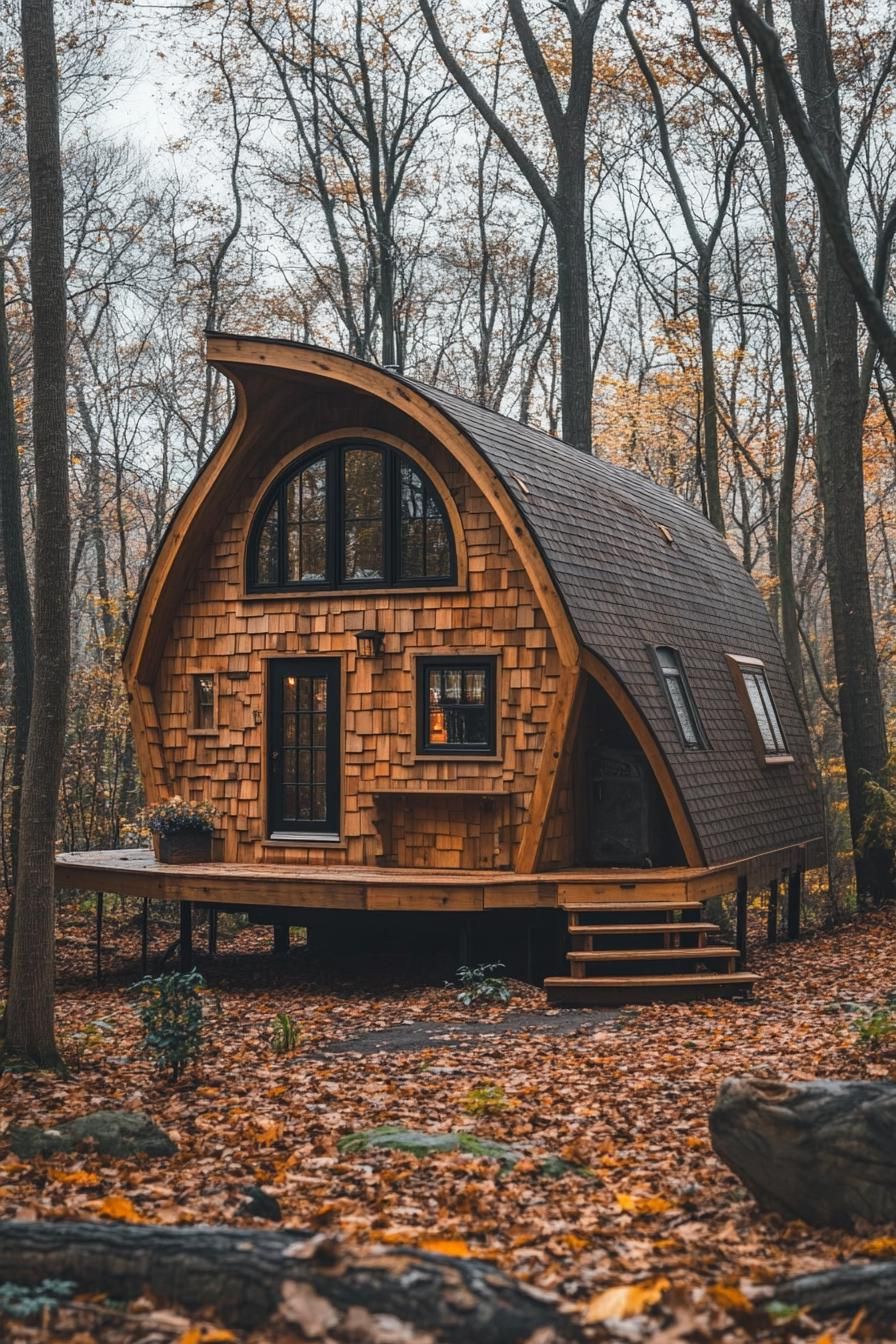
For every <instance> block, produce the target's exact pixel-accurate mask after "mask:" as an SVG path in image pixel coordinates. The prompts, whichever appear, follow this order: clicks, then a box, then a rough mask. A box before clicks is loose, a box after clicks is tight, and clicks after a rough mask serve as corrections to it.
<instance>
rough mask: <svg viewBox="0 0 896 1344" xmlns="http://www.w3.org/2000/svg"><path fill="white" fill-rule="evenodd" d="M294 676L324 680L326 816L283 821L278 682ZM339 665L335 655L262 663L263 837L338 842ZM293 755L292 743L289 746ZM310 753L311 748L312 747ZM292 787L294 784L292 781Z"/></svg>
mask: <svg viewBox="0 0 896 1344" xmlns="http://www.w3.org/2000/svg"><path fill="white" fill-rule="evenodd" d="M287 676H295V677H297V678H303V677H304V678H309V677H310V678H312V679H314V678H316V677H321V678H326V681H327V710H326V713H327V732H326V741H325V745H324V751H325V752H326V760H327V765H326V770H327V777H326V809H327V815H326V817H324V818H321V819H319V820H314V819H312V818H310V817H307V818H306V817H302V818H295V819H293V818H288V817H286V816H285V815H284V812H285V809H284V805H283V803H284V788H285V780H284V774H283V761H284V757H285V754H286V751H287V750H292V749H293V748H289V747H287V745H286V743H285V741H284V740H283V733H282V726H283V719H284V712H283V680H284V678H285V677H287ZM342 741H343V739H342V663H341V660H340V659H339V657H338V656H336V657H330V656H327V657H320V658H318V657H298V658H271V659H269V660H268V665H267V725H266V743H265V749H266V752H267V761H268V766H267V769H268V775H267V825H268V830H267V838H268V840H270V841H273V843H275V844H276V843H278V841H284V840H285V841H296V840H298V841H302V840H308V842H309V844H313V843H314V842H315V841H317V842H323V841H327V842H332V841H339V840H341V839H342V832H341V822H342V774H343V768H344V766H343V753H342ZM294 749H295V751H296V752H297V753H298V752H299V750H300V748H299V746H298V745H296V747H295V748H294ZM312 750H313V749H312ZM297 784H298V781H297Z"/></svg>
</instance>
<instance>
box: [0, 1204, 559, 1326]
mask: <svg viewBox="0 0 896 1344" xmlns="http://www.w3.org/2000/svg"><path fill="white" fill-rule="evenodd" d="M376 1249H377V1253H371V1252H369V1251H368V1252H366V1253H365V1252H364V1251H352V1250H350V1249H349V1248H347V1247H344V1246H342V1245H340V1244H339V1243H337V1242H336V1241H335V1239H330V1238H322V1237H310V1236H309V1235H308V1234H307V1233H302V1232H280V1231H277V1232H267V1231H265V1232H259V1231H257V1230H256V1229H254V1228H245V1227H195V1228H193V1227H190V1228H187V1227H122V1225H121V1224H120V1223H117V1224H116V1223H50V1222H47V1223H26V1222H12V1223H0V1281H7V1282H13V1283H39V1282H40V1281H41V1280H42V1279H45V1278H47V1277H51V1278H56V1279H66V1280H69V1281H71V1282H74V1283H75V1284H76V1285H77V1287H78V1288H79V1289H80V1290H81V1291H85V1292H107V1293H109V1295H110V1296H111V1297H115V1298H120V1299H124V1300H129V1299H131V1298H134V1297H137V1296H138V1295H139V1294H141V1293H143V1292H144V1291H146V1290H147V1289H149V1291H151V1292H154V1293H157V1294H158V1295H159V1296H160V1297H162V1298H164V1299H166V1300H167V1301H169V1302H174V1303H177V1304H178V1305H179V1306H182V1307H186V1308H187V1309H195V1308H203V1307H212V1308H213V1309H214V1310H215V1312H216V1314H217V1315H218V1317H219V1318H220V1319H222V1320H224V1321H227V1322H231V1323H232V1324H233V1325H236V1326H242V1327H244V1328H252V1327H253V1326H259V1325H263V1324H264V1323H265V1322H266V1321H267V1320H268V1319H269V1318H270V1317H271V1316H273V1315H274V1313H275V1312H277V1310H278V1309H280V1308H282V1311H283V1314H284V1316H285V1318H286V1320H288V1321H291V1322H293V1324H294V1325H295V1326H297V1327H298V1333H299V1334H300V1335H301V1336H302V1338H315V1339H317V1338H319V1337H320V1336H321V1335H322V1334H326V1335H327V1337H328V1338H329V1337H330V1331H331V1330H333V1329H338V1327H339V1326H343V1327H345V1326H346V1325H348V1327H349V1329H350V1331H351V1336H352V1338H360V1337H361V1335H362V1334H363V1337H364V1338H365V1339H369V1338H372V1337H373V1334H372V1333H371V1332H370V1331H369V1330H368V1328H367V1326H372V1325H373V1321H372V1320H371V1317H389V1318H395V1320H396V1333H395V1334H394V1336H393V1335H392V1334H391V1333H390V1335H389V1337H390V1338H393V1337H394V1338H395V1339H396V1340H397V1339H398V1338H399V1337H400V1338H402V1339H408V1340H410V1338H411V1336H412V1335H413V1338H414V1339H419V1340H421V1344H422V1341H423V1339H424V1338H425V1339H427V1340H431V1341H433V1344H435V1342H436V1341H440V1342H441V1344H469V1341H472V1340H475V1341H476V1344H535V1341H536V1340H537V1341H539V1344H561V1341H573V1340H579V1339H581V1338H582V1335H581V1332H580V1330H579V1327H578V1326H577V1325H576V1324H575V1322H574V1321H572V1320H570V1318H569V1317H564V1316H563V1315H561V1313H560V1312H559V1311H558V1309H557V1307H556V1306H555V1305H554V1304H553V1302H552V1301H550V1299H548V1300H547V1301H546V1300H545V1294H544V1293H536V1292H535V1291H534V1290H531V1289H528V1288H527V1287H526V1285H525V1284H522V1283H517V1282H516V1281H515V1280H513V1279H511V1278H509V1277H508V1275H506V1274H505V1273H503V1271H502V1270H500V1269H496V1268H495V1266H494V1265H489V1264H484V1263H483V1262H482V1261H479V1260H462V1259H453V1258H451V1257H449V1256H446V1255H433V1254H429V1253H427V1252H426V1251H418V1250H415V1249H413V1248H412V1247H407V1246H392V1247H377V1248H376ZM368 1313H369V1315H368ZM312 1321H313V1322H315V1323H316V1324H315V1328H313V1329H312ZM303 1322H304V1323H305V1324H307V1325H308V1333H307V1335H306V1334H305V1333H304V1332H303V1331H302V1324H303ZM352 1322H353V1326H354V1328H352ZM338 1333H339V1337H340V1338H345V1337H346V1336H345V1335H344V1334H343V1331H342V1330H338ZM374 1333H376V1336H377V1338H383V1339H384V1338H385V1337H386V1336H385V1335H384V1334H382V1335H381V1334H380V1333H379V1331H378V1330H377V1331H375V1332H374Z"/></svg>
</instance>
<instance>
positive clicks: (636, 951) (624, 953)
mask: <svg viewBox="0 0 896 1344" xmlns="http://www.w3.org/2000/svg"><path fill="white" fill-rule="evenodd" d="M739 956H740V953H739V952H738V950H737V948H736V947H613V948H604V949H603V950H602V951H600V952H567V954H566V960H567V961H693V960H694V958H695V957H698V958H699V959H700V961H704V960H708V959H709V958H710V957H729V958H730V957H739Z"/></svg>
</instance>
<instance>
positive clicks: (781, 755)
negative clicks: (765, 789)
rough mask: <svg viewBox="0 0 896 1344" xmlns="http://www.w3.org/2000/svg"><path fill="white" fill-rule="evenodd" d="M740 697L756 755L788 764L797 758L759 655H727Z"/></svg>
mask: <svg viewBox="0 0 896 1344" xmlns="http://www.w3.org/2000/svg"><path fill="white" fill-rule="evenodd" d="M726 657H727V660H728V666H729V668H730V669H731V675H732V677H733V678H734V686H735V690H736V691H737V695H738V699H739V700H740V702H741V706H742V708H743V711H744V715H745V717H746V720H747V727H748V728H749V730H750V736H751V737H752V739H753V746H754V748H755V751H756V755H757V756H758V758H759V761H760V763H761V764H762V765H787V764H789V763H790V762H791V761H792V760H793V757H792V756H791V754H790V751H789V750H788V747H787V739H786V738H785V736H784V729H783V727H782V726H781V718H780V716H779V714H778V710H777V707H776V705H775V702H774V700H773V699H772V693H771V688H770V686H769V684H768V678H767V677H766V675H765V665H764V664H763V663H762V662H761V661H760V660H759V659H758V658H743V657H740V656H739V655H736V654H727V655H726Z"/></svg>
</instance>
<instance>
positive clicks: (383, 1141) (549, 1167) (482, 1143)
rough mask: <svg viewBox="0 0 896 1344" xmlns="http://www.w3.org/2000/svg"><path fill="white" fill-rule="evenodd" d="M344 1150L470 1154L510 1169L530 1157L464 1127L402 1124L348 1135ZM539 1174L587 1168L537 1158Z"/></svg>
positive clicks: (341, 1148)
mask: <svg viewBox="0 0 896 1344" xmlns="http://www.w3.org/2000/svg"><path fill="white" fill-rule="evenodd" d="M338 1147H339V1151H340V1152H342V1153H363V1152H367V1151H369V1150H370V1149H372V1148H387V1149H397V1150H398V1151H399V1152H402V1153H413V1154H414V1156H415V1157H430V1156H431V1155H432V1154H433V1153H468V1154H469V1155H470V1156H471V1157H487V1158H490V1159H491V1160H492V1161H493V1162H499V1163H500V1164H501V1166H502V1167H503V1168H504V1169H505V1170H506V1171H509V1170H511V1168H513V1167H515V1166H516V1164H517V1163H518V1162H522V1161H523V1159H524V1158H525V1157H526V1156H527V1154H526V1153H521V1152H520V1151H519V1149H518V1148H511V1147H510V1146H509V1145H508V1144H506V1143H497V1142H495V1140H494V1139H480V1138H478V1137H477V1135H475V1134H467V1133H465V1132H464V1131H463V1130H459V1131H454V1130H452V1131H449V1132H448V1133H441V1132H440V1133H436V1134H427V1133H426V1132H425V1131H424V1130H422V1129H404V1128H403V1127H402V1126H401V1125H378V1126H377V1127H376V1128H375V1129H360V1130H358V1131H357V1133H355V1134H346V1135H344V1136H343V1137H342V1138H341V1139H340V1140H339V1144H338ZM535 1160H536V1162H537V1163H538V1168H539V1174H540V1175H542V1176H552V1177H557V1176H567V1175H569V1174H570V1172H577V1173H579V1174H585V1172H584V1168H582V1167H575V1166H573V1165H572V1164H571V1163H569V1162H564V1161H563V1159H562V1158H559V1157H544V1158H536V1159H535Z"/></svg>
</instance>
